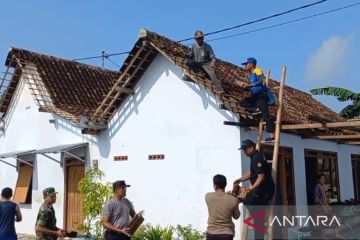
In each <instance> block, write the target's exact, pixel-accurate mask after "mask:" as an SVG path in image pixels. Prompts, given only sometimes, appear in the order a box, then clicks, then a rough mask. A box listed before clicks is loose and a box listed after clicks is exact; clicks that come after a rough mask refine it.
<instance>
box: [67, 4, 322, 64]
mask: <svg viewBox="0 0 360 240" xmlns="http://www.w3.org/2000/svg"><path fill="white" fill-rule="evenodd" d="M326 1H328V0H320V1H317V2H314V3H311V4H307V5H303V6H300V7H297V8H294V9H290V10H287V11H285V12H281V13H276V14H273V15H271V16H268V17H264V18H260V19H257V20H254V21H250V22H246V23H243V24H240V25H236V26H234V27H229V28H224V29H220V30H217V31H215V32H209V33H206V34H204V35H205V36H208V35H213V34H217V33H221V32H225V31H229V30H232V29H235V28H239V27H243V26H246V25H250V24H254V23H257V22H261V21H265V20H267V19H270V18H275V17H278V16H281V15H285V14H288V13H291V12H295V11H298V10H301V9H304V8H308V7H311V6H314V5H317V4H320V3H323V2H326ZM193 39H194V38H193V37H191V38H186V39H183V40H179V41H177V42H179V43H180V42H185V41H189V40H193ZM128 53H130V51H127V52H120V53H112V54H105V55H104V54H103V55H101V56H94V57H85V58H76V59H73V61H79V60H89V59H95V58H106V57H110V56H118V55H124V54H128Z"/></svg>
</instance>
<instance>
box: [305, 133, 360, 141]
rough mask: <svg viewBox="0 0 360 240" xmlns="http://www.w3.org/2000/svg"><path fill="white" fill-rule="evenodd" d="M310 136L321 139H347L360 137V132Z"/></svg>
mask: <svg viewBox="0 0 360 240" xmlns="http://www.w3.org/2000/svg"><path fill="white" fill-rule="evenodd" d="M309 138H314V139H321V140H344V139H345V140H346V139H360V134H354V135H317V136H311V137H309Z"/></svg>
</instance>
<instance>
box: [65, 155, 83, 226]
mask: <svg viewBox="0 0 360 240" xmlns="http://www.w3.org/2000/svg"><path fill="white" fill-rule="evenodd" d="M84 176H85V164H84V162H81V161H79V160H77V159H66V160H65V186H66V191H65V201H64V202H65V208H64V210H65V218H64V220H65V229H66V230H67V231H78V228H79V226H80V225H81V224H82V223H83V222H84V215H83V213H82V202H83V201H82V197H81V194H80V192H79V190H78V183H79V181H80V180H81V179H82V178H83V177H84Z"/></svg>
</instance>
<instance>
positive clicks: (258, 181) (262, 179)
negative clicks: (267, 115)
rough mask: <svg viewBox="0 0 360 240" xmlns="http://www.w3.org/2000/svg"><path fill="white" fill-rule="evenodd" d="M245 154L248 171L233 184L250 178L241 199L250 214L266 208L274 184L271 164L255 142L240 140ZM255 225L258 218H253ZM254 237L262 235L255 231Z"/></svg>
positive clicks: (257, 223) (272, 193) (272, 192)
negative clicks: (247, 160)
mask: <svg viewBox="0 0 360 240" xmlns="http://www.w3.org/2000/svg"><path fill="white" fill-rule="evenodd" d="M239 150H243V151H244V153H245V154H246V156H248V157H250V160H251V162H250V171H248V172H246V173H245V174H244V175H243V176H242V177H240V178H239V179H236V180H235V181H234V185H238V184H239V183H241V182H244V181H247V180H250V182H251V186H250V187H249V188H247V189H246V190H245V191H246V192H247V193H246V197H245V199H244V201H243V203H244V204H245V206H246V207H247V209H248V210H249V212H250V214H251V215H254V214H256V213H258V212H259V211H262V210H266V209H264V208H266V206H268V205H269V204H270V200H271V198H272V196H273V195H274V191H275V184H274V181H273V178H272V176H271V166H270V164H268V163H267V162H266V159H265V155H264V154H263V153H262V152H261V151H258V150H256V144H255V143H254V142H253V141H251V140H250V139H246V140H244V141H242V143H241V148H239ZM254 220H255V224H256V225H258V226H259V225H260V223H259V222H258V220H260V219H259V218H257V219H254ZM255 238H256V239H264V235H263V233H262V232H260V231H255Z"/></svg>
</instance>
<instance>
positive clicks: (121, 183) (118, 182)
mask: <svg viewBox="0 0 360 240" xmlns="http://www.w3.org/2000/svg"><path fill="white" fill-rule="evenodd" d="M113 186H114V187H115V186H116V187H117V188H120V187H130V185H127V184H126V182H125V181H124V180H118V181H116V182H114V183H113Z"/></svg>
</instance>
